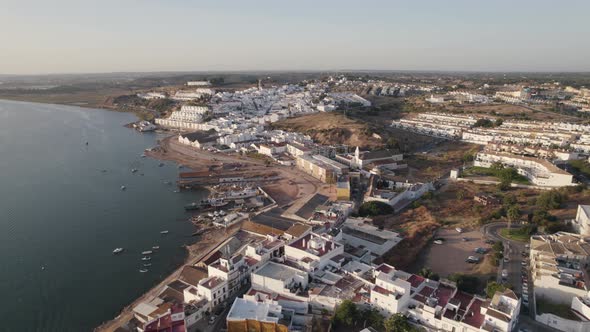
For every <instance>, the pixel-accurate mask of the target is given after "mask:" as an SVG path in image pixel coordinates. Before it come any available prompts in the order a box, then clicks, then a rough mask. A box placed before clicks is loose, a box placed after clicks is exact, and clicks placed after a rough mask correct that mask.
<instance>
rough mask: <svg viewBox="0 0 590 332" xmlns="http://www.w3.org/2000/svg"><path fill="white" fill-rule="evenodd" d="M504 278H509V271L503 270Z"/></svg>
mask: <svg viewBox="0 0 590 332" xmlns="http://www.w3.org/2000/svg"><path fill="white" fill-rule="evenodd" d="M502 278H504V279H506V278H508V270H506V269H504V270H502Z"/></svg>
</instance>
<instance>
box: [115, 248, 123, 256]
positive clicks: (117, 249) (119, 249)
mask: <svg viewBox="0 0 590 332" xmlns="http://www.w3.org/2000/svg"><path fill="white" fill-rule="evenodd" d="M123 250H125V249H123V248H115V250H113V254H115V255H116V254H120V253H122V252H123Z"/></svg>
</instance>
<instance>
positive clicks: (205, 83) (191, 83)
mask: <svg viewBox="0 0 590 332" xmlns="http://www.w3.org/2000/svg"><path fill="white" fill-rule="evenodd" d="M186 85H188V86H211V83H210V82H208V81H188V82H186Z"/></svg>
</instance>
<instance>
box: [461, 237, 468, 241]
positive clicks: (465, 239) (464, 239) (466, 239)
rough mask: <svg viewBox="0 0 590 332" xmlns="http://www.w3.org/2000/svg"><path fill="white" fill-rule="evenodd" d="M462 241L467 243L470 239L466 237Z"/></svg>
mask: <svg viewBox="0 0 590 332" xmlns="http://www.w3.org/2000/svg"><path fill="white" fill-rule="evenodd" d="M461 240H463V242H467V241H469V239H468V238H466V237H464V238H461Z"/></svg>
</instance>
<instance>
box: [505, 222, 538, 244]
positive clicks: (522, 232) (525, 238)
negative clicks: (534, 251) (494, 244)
mask: <svg viewBox="0 0 590 332" xmlns="http://www.w3.org/2000/svg"><path fill="white" fill-rule="evenodd" d="M533 232H534V227H532V226H525V227H521V228H516V229H515V228H510V229H508V228H503V229H502V230H501V231H500V234H502V236H503V237H505V238H508V239H511V240H514V241H519V242H529V239H530V237H531V234H532V233H533Z"/></svg>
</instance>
